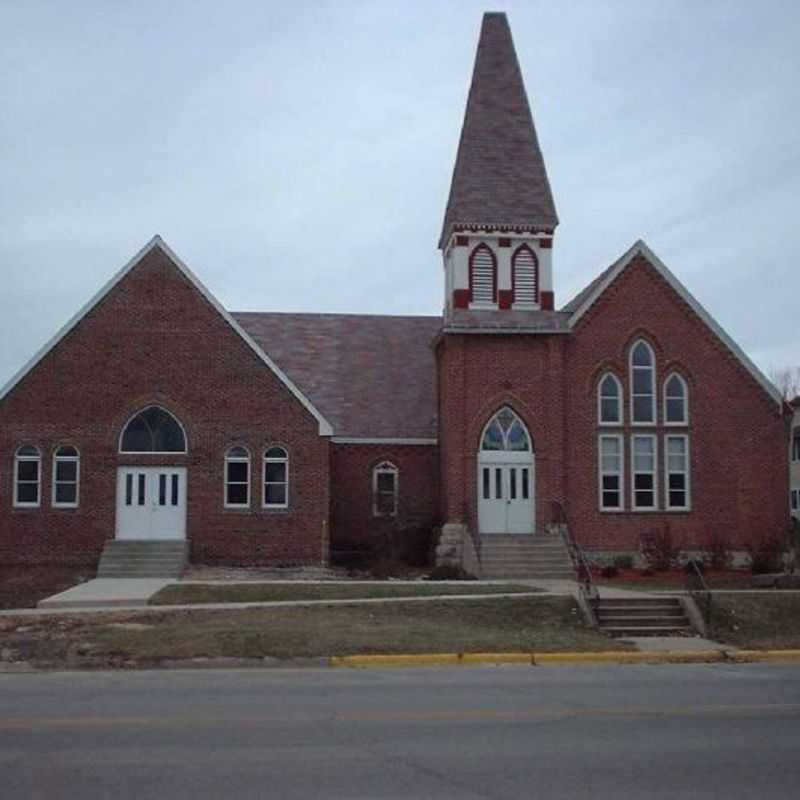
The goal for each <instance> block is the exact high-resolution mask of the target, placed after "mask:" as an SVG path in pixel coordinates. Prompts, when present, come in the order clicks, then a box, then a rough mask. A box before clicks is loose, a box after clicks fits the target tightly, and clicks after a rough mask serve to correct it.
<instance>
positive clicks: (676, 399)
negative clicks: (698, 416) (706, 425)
mask: <svg viewBox="0 0 800 800" xmlns="http://www.w3.org/2000/svg"><path fill="white" fill-rule="evenodd" d="M664 424H665V425H688V424H689V387H688V386H687V385H686V381H685V380H684V379H683V378H682V377H681V376H680V375H678V373H677V372H673V373H672V375H670V376H669V377H668V378H667V380H666V381H664Z"/></svg>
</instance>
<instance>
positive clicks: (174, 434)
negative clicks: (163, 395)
mask: <svg viewBox="0 0 800 800" xmlns="http://www.w3.org/2000/svg"><path fill="white" fill-rule="evenodd" d="M119 451H120V453H185V452H186V434H185V433H184V432H183V427H182V426H181V424H180V422H178V420H177V419H175V417H173V416H172V414H170V413H169V411H165V410H164V409H163V408H161V406H148V407H147V408H145V409H143V410H142V411H140V412H139V413H138V414H135V415H134V416H133V417H132V418H131V419H130V420H129V421H128V424H127V425H126V426H125V428H124V430H123V431H122V438H121V440H120V447H119Z"/></svg>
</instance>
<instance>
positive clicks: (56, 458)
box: [50, 445, 81, 508]
mask: <svg viewBox="0 0 800 800" xmlns="http://www.w3.org/2000/svg"><path fill="white" fill-rule="evenodd" d="M67 447H70V448H72V449H73V450H74V451H75V452H76V453H77V455H74V456H64V455H59V453H60V452H61V450H63V449H65V448H67ZM66 462H70V463H74V464H75V502H74V503H59V502H58V500H57V499H56V498H57V497H58V493H57V489H58V484H59V483H63V484H71V483H72V481H59V480H58V465H59V463H66ZM80 497H81V451H80V450H78V448H77V447H75V446H74V445H60V446H59V447H57V448H56V450H55V452H54V453H53V481H52V486H51V488H50V503H51V505H52V506H53V508H78V506H79V505H80Z"/></svg>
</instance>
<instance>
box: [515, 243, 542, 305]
mask: <svg viewBox="0 0 800 800" xmlns="http://www.w3.org/2000/svg"><path fill="white" fill-rule="evenodd" d="M537 266H538V264H537V262H536V256H535V255H534V254H533V253H532V252H531V251H530V250H528V248H527V247H525V248H523V249H522V250H518V251H517V252H516V253H515V254H514V302H515V303H538V302H539V287H538V286H537V285H536V279H537V277H538V276H537V271H538V270H537Z"/></svg>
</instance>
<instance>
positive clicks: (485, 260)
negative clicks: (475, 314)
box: [469, 244, 497, 305]
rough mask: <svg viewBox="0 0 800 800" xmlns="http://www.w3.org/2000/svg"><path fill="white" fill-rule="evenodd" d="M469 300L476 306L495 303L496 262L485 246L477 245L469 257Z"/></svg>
mask: <svg viewBox="0 0 800 800" xmlns="http://www.w3.org/2000/svg"><path fill="white" fill-rule="evenodd" d="M469 299H470V302H471V303H475V304H476V305H494V304H495V303H496V302H497V260H496V259H495V257H494V253H493V252H492V251H491V249H490V248H489V247H488V246H487V245H485V244H479V245H478V246H477V247H476V248H475V249H474V250H473V251H472V253H471V254H470V257H469Z"/></svg>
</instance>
